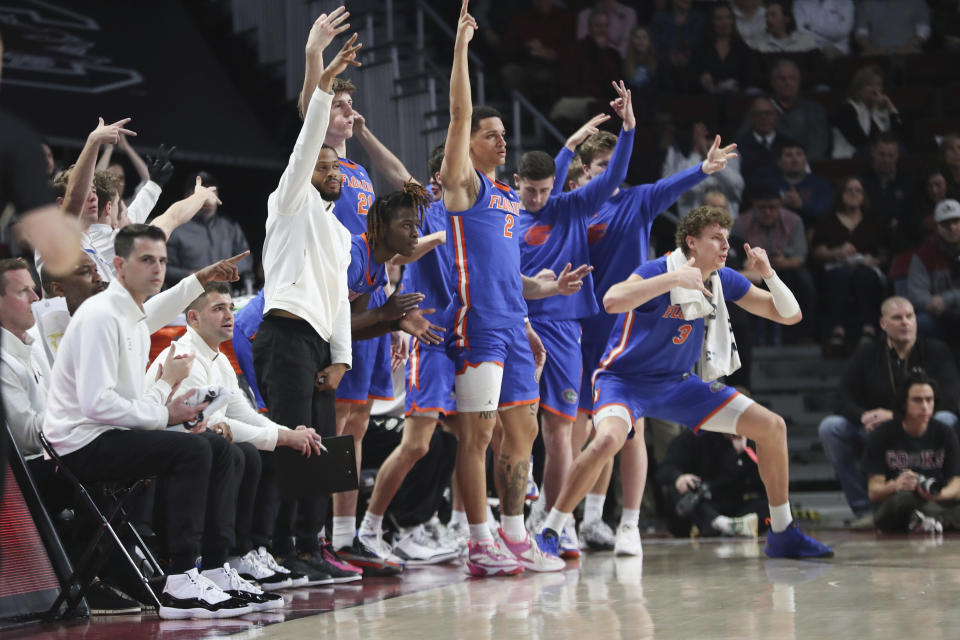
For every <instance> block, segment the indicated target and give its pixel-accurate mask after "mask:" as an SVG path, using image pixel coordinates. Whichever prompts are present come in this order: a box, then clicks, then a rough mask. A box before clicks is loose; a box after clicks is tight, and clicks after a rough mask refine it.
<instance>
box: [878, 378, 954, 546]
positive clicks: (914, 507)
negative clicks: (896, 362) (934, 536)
mask: <svg viewBox="0 0 960 640" xmlns="http://www.w3.org/2000/svg"><path fill="white" fill-rule="evenodd" d="M936 394H937V383H936V382H935V381H934V380H933V378H931V377H930V376H929V375H927V373H926V372H924V371H923V370H922V369H913V370H911V371H910V374H909V375H908V376H907V379H906V380H905V381H904V384H903V386H902V387H901V391H900V393H899V394H898V398H897V399H898V403H897V405H898V406H897V409H898V413H899V414H900V415H899V416H898V419H894V420H890V421H889V422H885V423H883V424H881V425H879V426H878V427H877V428H876V429H874V430H873V431H872V432H870V434H869V435H868V436H867V445H866V452H865V453H864V459H863V467H864V470H865V471H866V473H867V490H868V492H869V495H870V500H871V501H872V502H874V503H875V504H876V511H875V512H874V522H875V524H876V526H877V529H879V530H881V531H883V532H886V533H903V532H904V531H916V532H920V531H923V532H928V533H939V532H940V531H942V530H943V529H944V528H946V529H948V530H950V529H957V528H958V527H960V502H958V499H960V443H958V441H957V435H956V433H954V431H953V429H951V428H950V427H947V426H946V425H944V424H942V423H940V422H938V421H936V420H932V419H931V418H932V417H933V407H934V404H935V402H936Z"/></svg>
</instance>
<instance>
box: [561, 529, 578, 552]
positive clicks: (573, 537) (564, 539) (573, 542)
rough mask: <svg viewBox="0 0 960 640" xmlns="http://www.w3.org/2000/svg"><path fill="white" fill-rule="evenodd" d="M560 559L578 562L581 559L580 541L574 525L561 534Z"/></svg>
mask: <svg viewBox="0 0 960 640" xmlns="http://www.w3.org/2000/svg"><path fill="white" fill-rule="evenodd" d="M560 557H561V558H563V559H564V560H576V559H577V558H579V557H580V541H579V540H578V539H577V530H576V529H574V528H573V525H572V524H571V525H569V526H566V527H564V528H563V530H562V531H561V532H560Z"/></svg>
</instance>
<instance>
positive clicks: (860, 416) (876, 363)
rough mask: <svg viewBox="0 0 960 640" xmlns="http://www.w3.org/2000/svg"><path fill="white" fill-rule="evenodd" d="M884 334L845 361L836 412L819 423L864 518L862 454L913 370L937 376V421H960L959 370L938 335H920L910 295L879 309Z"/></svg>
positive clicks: (848, 496) (868, 506) (868, 509)
mask: <svg viewBox="0 0 960 640" xmlns="http://www.w3.org/2000/svg"><path fill="white" fill-rule="evenodd" d="M880 328H881V329H883V332H884V333H883V334H882V336H881V338H882V339H880V340H877V341H875V342H870V343H865V344H862V345H860V347H859V348H858V349H857V351H856V352H855V353H854V354H853V357H852V358H851V359H850V361H849V362H848V363H847V365H846V369H845V370H844V374H843V382H842V383H841V386H840V400H841V403H842V404H841V406H840V407H838V409H839V411H838V413H837V414H836V415H831V416H827V417H826V418H824V419H823V420H822V421H821V422H820V428H819V432H820V442H821V443H823V450H824V452H825V453H826V454H827V458H828V459H829V460H830V463H831V464H832V465H833V468H834V471H836V474H837V479H838V480H839V481H840V486H841V487H842V488H843V493H844V495H845V496H846V499H847V503H848V504H849V505H850V508H851V509H852V510H853V513H854V514H855V515H856V516H857V517H858V518H859V517H861V516H865V515H868V514H870V512H871V511H872V507H871V504H870V500H869V498H868V497H867V479H866V476H865V475H864V473H863V468H862V467H861V457H862V452H863V446H864V442H865V440H866V438H867V434H868V433H870V432H871V431H873V430H874V429H875V428H876V427H877V426H878V425H880V424H882V423H884V422H887V421H888V420H891V419H893V416H894V410H895V409H896V408H897V401H896V398H897V395H898V394H899V393H902V391H903V385H904V380H905V379H906V378H907V375H908V373H909V372H910V371H911V370H912V369H914V368H917V367H920V368H923V369H924V370H925V371H926V372H927V373H928V374H929V375H930V376H931V377H932V378H933V379H934V380H936V381H937V383H938V385H939V387H940V389H942V393H941V394H940V396H939V398H938V407H937V408H938V411H937V413H936V414H935V415H934V417H935V418H936V420H938V421H939V422H942V423H944V424H946V425H948V426H950V427H952V428H956V427H957V425H958V422H960V420H958V418H957V415H958V405H960V374H958V373H957V367H956V364H955V363H954V360H953V357H952V356H951V355H950V350H949V349H947V347H946V345H945V344H943V343H942V342H940V341H939V340H935V339H933V338H926V337H923V336H918V335H917V318H916V315H915V314H914V311H913V305H912V304H910V301H909V300H907V299H906V298H901V297H898V296H894V297H891V298H887V299H886V300H884V302H883V305H882V306H881V308H880Z"/></svg>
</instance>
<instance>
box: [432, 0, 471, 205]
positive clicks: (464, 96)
mask: <svg viewBox="0 0 960 640" xmlns="http://www.w3.org/2000/svg"><path fill="white" fill-rule="evenodd" d="M468 4H469V0H463V4H462V5H461V7H460V21H459V23H458V24H457V40H456V42H455V43H454V45H453V67H452V68H451V71H450V126H449V127H447V140H446V142H445V143H444V154H443V164H442V165H441V166H440V181H441V182H442V183H443V189H444V190H443V203H444V205H445V206H446V207H447V210H448V211H452V212H457V211H466V210H467V209H469V208H470V207H472V206H473V204H474V201H475V200H476V197H477V193H478V192H479V185H478V184H477V180H478V178H477V177H476V175H475V174H474V170H473V163H472V162H471V161H470V121H471V117H472V115H473V102H472V97H471V94H470V67H469V64H468V60H467V54H468V52H469V45H470V40H471V39H472V38H473V33H474V31H476V29H477V21H476V20H475V19H474V18H473V16H471V15H470V14H469V13H467V5H468Z"/></svg>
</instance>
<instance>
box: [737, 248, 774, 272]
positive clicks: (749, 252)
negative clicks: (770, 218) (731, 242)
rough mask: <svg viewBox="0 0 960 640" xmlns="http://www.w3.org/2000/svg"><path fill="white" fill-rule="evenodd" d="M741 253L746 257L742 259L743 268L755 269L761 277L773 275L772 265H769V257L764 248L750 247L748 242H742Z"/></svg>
mask: <svg viewBox="0 0 960 640" xmlns="http://www.w3.org/2000/svg"><path fill="white" fill-rule="evenodd" d="M743 253H744V255H745V256H746V259H745V260H744V261H743V268H744V269H745V270H747V271H756V272H757V273H759V274H760V276H761V277H763V278H770V277H772V276H773V267H771V266H770V258H769V256H767V251H766V249H762V248H760V247H753V248H751V247H750V244H749V243H744V245H743Z"/></svg>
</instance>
